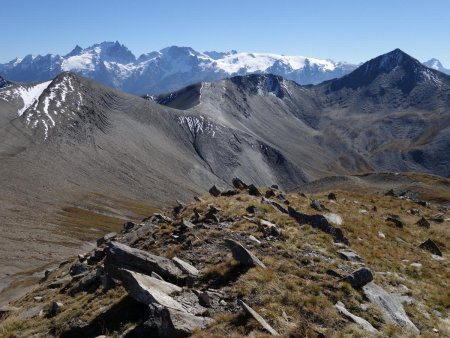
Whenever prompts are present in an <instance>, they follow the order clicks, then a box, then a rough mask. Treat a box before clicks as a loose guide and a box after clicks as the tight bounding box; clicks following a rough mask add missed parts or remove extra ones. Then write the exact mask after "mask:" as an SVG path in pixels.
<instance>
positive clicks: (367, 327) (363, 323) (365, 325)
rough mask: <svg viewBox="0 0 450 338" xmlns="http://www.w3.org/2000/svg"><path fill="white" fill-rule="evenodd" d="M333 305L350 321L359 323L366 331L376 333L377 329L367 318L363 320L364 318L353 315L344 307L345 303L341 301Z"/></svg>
mask: <svg viewBox="0 0 450 338" xmlns="http://www.w3.org/2000/svg"><path fill="white" fill-rule="evenodd" d="M334 307H335V308H336V309H337V310H338V311H339V313H341V314H342V315H343V316H344V317H346V318H348V319H350V320H351V321H352V322H354V323H356V324H358V325H360V326H361V327H362V328H363V329H364V330H366V331H367V332H371V333H376V332H378V330H377V329H375V328H374V327H373V326H372V324H370V323H369V322H368V321H367V320H365V319H364V318H361V317H358V316H355V315H354V314H353V313H351V312H350V311H348V310H347V309H346V308H345V305H344V304H343V303H342V302H337V303H336V304H335V305H334Z"/></svg>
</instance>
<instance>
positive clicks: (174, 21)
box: [0, 0, 450, 68]
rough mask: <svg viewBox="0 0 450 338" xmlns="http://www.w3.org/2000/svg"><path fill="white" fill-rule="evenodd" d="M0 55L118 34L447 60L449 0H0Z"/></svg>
mask: <svg viewBox="0 0 450 338" xmlns="http://www.w3.org/2000/svg"><path fill="white" fill-rule="evenodd" d="M0 9H1V15H0V31H1V34H0V62H5V61H9V60H11V59H12V58H14V57H16V56H24V55H25V54H28V53H31V54H45V53H49V52H50V53H59V54H65V53H68V52H69V51H70V50H71V49H72V48H73V47H74V46H75V45H76V44H79V45H80V46H82V47H86V46H89V45H92V44H93V43H96V42H101V41H106V40H108V41H109V40H113V41H115V40H118V41H120V42H121V43H123V44H125V45H126V46H127V47H128V48H130V50H131V51H132V52H133V53H135V54H137V55H139V54H141V53H144V52H149V51H152V50H159V49H161V48H163V47H166V46H169V45H180V46H190V47H193V48H194V49H196V50H199V51H205V50H218V51H226V50H231V49H236V50H238V51H251V52H273V53H280V54H286V55H290V54H291V55H304V56H310V57H318V58H330V59H333V60H337V61H339V60H342V61H349V62H353V63H359V62H361V61H365V60H368V59H370V58H373V57H375V56H377V55H379V54H382V53H385V52H388V51H390V50H392V49H395V48H397V47H398V48H401V49H402V50H404V51H405V52H407V53H409V54H411V55H413V56H414V57H416V58H418V59H419V60H422V61H425V60H428V59H429V58H431V57H436V58H438V59H440V60H441V61H442V62H443V64H444V65H445V66H446V67H447V68H450V43H449V42H450V41H449V40H450V1H444V0H442V1H432V0H430V1H418V0H404V1H401V0H389V1H384V0H377V1H368V0H367V1H366V0H359V1H356V0H348V1H337V0H335V1H332V0H309V1H301V0H297V1H294V0H292V1H291V0H277V1H276V0H272V1H266V0H258V1H255V0H239V1H236V0H222V1H214V0H209V1H205V0H192V1H188V0H179V1H175V0H172V1H170V0H165V1H157V0H156V1H150V0H147V1H137V0H136V1H133V0H129V1H117V0H108V1H105V0H90V1H86V0H77V1H61V0H59V1H52V0H39V1H36V0H22V1H3V2H2V4H0Z"/></svg>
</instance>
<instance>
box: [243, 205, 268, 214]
mask: <svg viewBox="0 0 450 338" xmlns="http://www.w3.org/2000/svg"><path fill="white" fill-rule="evenodd" d="M245 210H247V212H248V213H250V214H263V213H264V209H261V208H258V207H255V206H254V205H250V206H248V207H247V208H246V209H245Z"/></svg>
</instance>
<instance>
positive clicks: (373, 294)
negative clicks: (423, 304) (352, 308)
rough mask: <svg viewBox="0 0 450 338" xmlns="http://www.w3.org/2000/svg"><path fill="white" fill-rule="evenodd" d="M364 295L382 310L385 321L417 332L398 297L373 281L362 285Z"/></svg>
mask: <svg viewBox="0 0 450 338" xmlns="http://www.w3.org/2000/svg"><path fill="white" fill-rule="evenodd" d="M363 292H364V295H365V296H366V297H367V298H368V299H369V300H370V301H371V302H372V303H374V304H377V305H378V306H379V307H380V309H381V310H382V312H383V317H384V320H385V321H386V322H387V323H390V324H395V325H398V326H400V327H401V328H403V329H406V330H409V331H411V332H413V333H415V334H419V333H420V332H419V329H418V328H417V327H416V326H415V325H414V323H413V322H412V321H411V320H410V319H409V317H408V315H407V314H406V312H405V309H404V308H403V305H402V303H401V301H400V299H399V298H398V297H396V296H395V295H391V294H389V293H387V292H386V291H385V290H384V289H383V288H382V287H380V286H378V285H376V284H375V283H373V282H372V283H369V284H367V285H365V286H364V287H363Z"/></svg>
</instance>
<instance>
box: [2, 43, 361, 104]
mask: <svg viewBox="0 0 450 338" xmlns="http://www.w3.org/2000/svg"><path fill="white" fill-rule="evenodd" d="M355 68H356V66H354V65H351V64H348V63H345V62H334V61H331V60H321V59H316V58H309V57H304V56H285V55H279V54H270V53H238V52H236V51H230V52H216V51H209V52H203V53H200V52H198V51H195V50H194V49H192V48H189V47H177V46H172V47H167V48H164V49H162V50H160V51H155V52H151V53H147V54H143V55H141V56H139V57H138V58H136V57H135V56H134V55H133V53H131V52H130V50H128V48H127V47H125V46H124V45H121V44H120V43H119V42H117V41H116V42H103V43H99V44H95V45H93V46H91V47H88V48H82V47H80V46H76V47H75V48H74V49H73V50H72V51H71V52H70V53H68V54H66V55H64V56H60V55H52V54H48V55H45V56H41V55H38V56H32V55H27V56H25V57H24V58H23V59H19V58H16V59H14V60H12V61H10V62H8V63H5V64H0V74H1V75H3V76H5V78H7V79H9V80H12V81H19V82H31V81H47V80H50V79H52V78H54V77H55V76H57V75H58V74H59V73H60V72H62V71H71V72H75V73H78V74H81V75H83V76H86V77H88V78H91V79H93V80H96V81H98V82H100V83H103V84H106V85H108V86H111V87H114V88H116V89H121V90H124V91H127V92H130V93H134V94H139V95H141V94H145V93H148V94H160V93H164V92H169V91H174V90H177V89H180V88H182V87H184V86H187V85H190V84H193V83H196V82H201V81H214V80H219V79H223V78H228V77H232V76H236V75H246V74H252V73H272V74H275V75H280V76H283V77H284V78H286V79H289V80H293V81H295V82H297V83H299V84H316V83H319V82H322V81H325V80H329V79H332V78H336V77H341V76H343V75H345V74H347V73H349V72H350V71H352V70H353V69H355Z"/></svg>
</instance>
